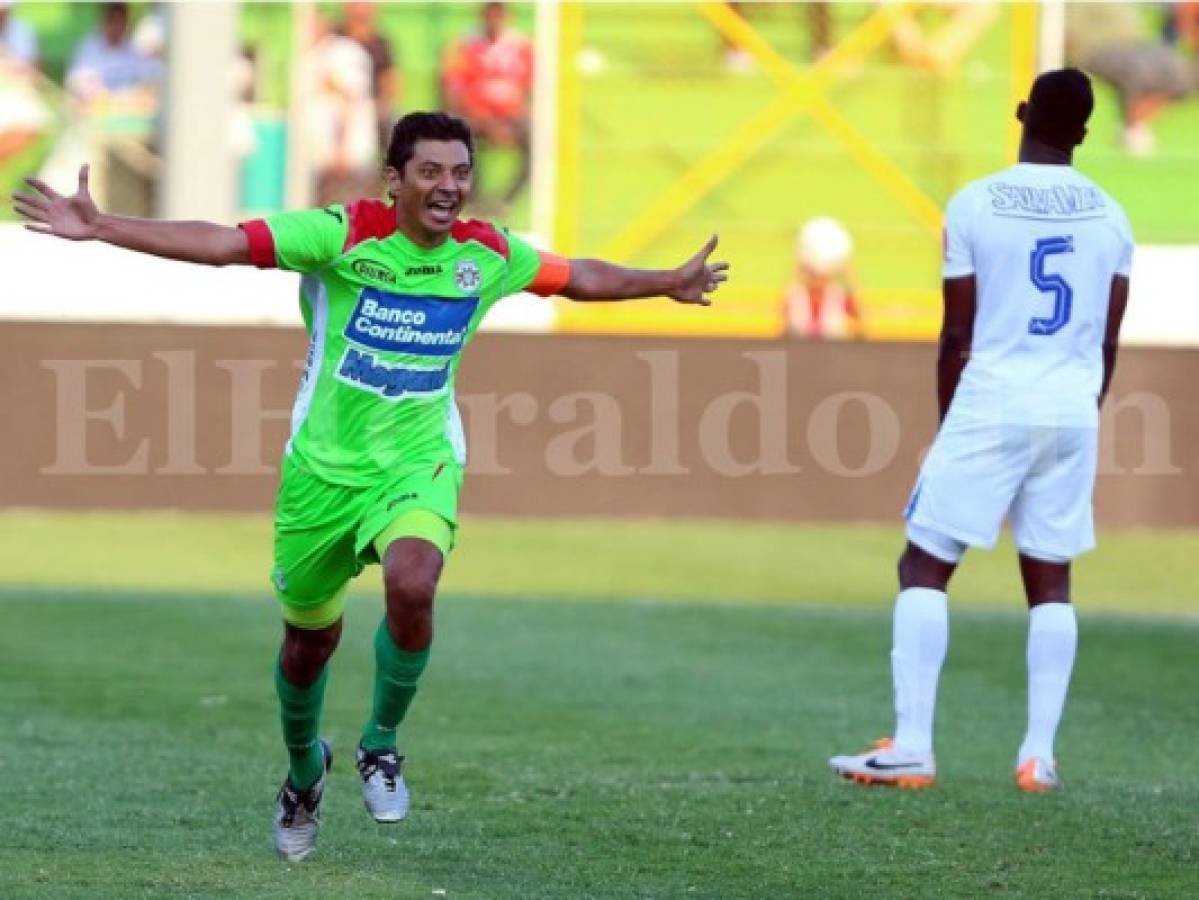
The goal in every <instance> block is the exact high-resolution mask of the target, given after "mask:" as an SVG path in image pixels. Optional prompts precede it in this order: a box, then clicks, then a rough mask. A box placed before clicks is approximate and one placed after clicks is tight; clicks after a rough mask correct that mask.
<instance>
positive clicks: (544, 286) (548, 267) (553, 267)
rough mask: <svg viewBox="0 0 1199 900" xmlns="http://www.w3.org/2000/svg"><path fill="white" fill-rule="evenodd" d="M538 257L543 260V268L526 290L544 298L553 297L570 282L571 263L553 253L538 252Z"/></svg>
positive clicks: (541, 267) (538, 271) (539, 269)
mask: <svg viewBox="0 0 1199 900" xmlns="http://www.w3.org/2000/svg"><path fill="white" fill-rule="evenodd" d="M537 256H538V258H539V259H540V260H541V266H540V268H538V269H537V274H536V275H534V276H533V280H532V281H531V282H529V286H528V287H527V288H525V290H527V291H528V292H529V293H531V294H540V295H541V296H542V297H551V296H553V295H554V294H557V293H558V292H560V291H561V290H562V289H563V288H564V287H566V285H567V284H568V283H569V282H570V261H569V260H567V259H563V258H562V257H561V256H556V255H554V254H553V253H543V252H538V254H537Z"/></svg>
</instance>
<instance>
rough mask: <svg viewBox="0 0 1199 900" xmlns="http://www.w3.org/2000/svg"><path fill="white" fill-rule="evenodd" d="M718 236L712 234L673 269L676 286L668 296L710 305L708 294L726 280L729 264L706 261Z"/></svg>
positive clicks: (714, 246) (680, 301) (698, 304)
mask: <svg viewBox="0 0 1199 900" xmlns="http://www.w3.org/2000/svg"><path fill="white" fill-rule="evenodd" d="M717 241H718V238H717V236H716V235H712V236H711V237H710V238H708V242H707V243H706V244H704V245H703V247H701V248H700V250H699V252H698V253H696V254H695V256H693V257H691V259H689V260H687V261H686V262H685V263H683V264H682V265H681V266H679V268H678V269H676V270H675V272H676V274H677V276H678V286H677V287H676V288H675V289H674V290H673V291H671V292H670V294H669V296H670V297H671V298H673V299H674V300H677V301H678V302H679V303H693V304H695V305H697V306H711V305H712V298H711V297H709V296H708V295H709V294H711V293H712V292H713V291H715V290H716V289H717V288H718V287H720V285H721V283H722V282H724V281H727V280H728V277H729V264H728V263H726V262H715V263H710V262H708V257H710V256H711V255H712V251H713V250H715V249H716V243H717Z"/></svg>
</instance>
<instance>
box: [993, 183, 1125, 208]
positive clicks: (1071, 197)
mask: <svg viewBox="0 0 1199 900" xmlns="http://www.w3.org/2000/svg"><path fill="white" fill-rule="evenodd" d="M989 188H990V190H991V206H992V207H993V208H994V209H996V210H998V211H999V212H1006V211H1008V210H1015V209H1018V210H1020V211H1022V212H1026V213H1032V214H1033V215H1037V216H1075V215H1078V214H1079V213H1086V212H1091V211H1093V210H1096V209H1102V208H1103V206H1104V202H1103V194H1102V193H1100V191H1099V189H1098V188H1094V187H1091V186H1090V185H1084V184H1055V185H1053V186H1052V187H1029V186H1028V185H1024V184H1010V183H1008V182H1006V181H996V182H992V183H991V184H990V185H989Z"/></svg>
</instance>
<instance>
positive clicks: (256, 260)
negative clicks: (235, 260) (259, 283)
mask: <svg viewBox="0 0 1199 900" xmlns="http://www.w3.org/2000/svg"><path fill="white" fill-rule="evenodd" d="M237 227H238V228H240V229H241V230H242V231H244V232H245V233H246V237H247V238H249V241H250V262H251V263H253V264H254V265H256V266H257V267H258V268H260V269H275V268H278V265H279V263H278V260H277V258H276V256H275V236H274V235H273V234H271V229H270V226H268V225H267V224H266V221H265V220H263V219H251V220H250V221H248V222H242V223H241V224H240V225H238V226H237Z"/></svg>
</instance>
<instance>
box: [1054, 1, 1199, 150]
mask: <svg viewBox="0 0 1199 900" xmlns="http://www.w3.org/2000/svg"><path fill="white" fill-rule="evenodd" d="M1192 7H1193V4H1185V3H1184V4H1179V5H1178V6H1177V7H1176V8H1175V10H1174V11H1173V12H1174V15H1175V16H1176V20H1175V21H1176V25H1177V26H1178V31H1179V33H1180V34H1184V35H1186V36H1187V38H1188V40H1189V41H1190V42H1191V44H1192V47H1194V46H1197V45H1199V44H1197V43H1196V42H1197V40H1199V26H1196V25H1195V24H1194V22H1193V17H1194V11H1193V8H1192ZM1066 58H1067V60H1068V61H1069V62H1070V63H1071V64H1073V65H1076V66H1078V67H1079V68H1081V69H1086V70H1087V71H1088V72H1091V73H1092V74H1093V75H1095V76H1096V77H1098V78H1099V79H1100V80H1102V81H1105V82H1107V83H1108V84H1110V85H1111V86H1112V87H1113V88H1115V89H1116V92H1117V94H1119V97H1120V111H1121V116H1122V119H1123V125H1124V131H1123V135H1122V141H1123V144H1124V146H1125V148H1126V149H1127V150H1128V152H1129V153H1131V154H1133V155H1134V156H1150V155H1152V154H1153V153H1154V151H1155V150H1156V149H1157V140H1156V138H1155V137H1154V134H1153V130H1152V128H1151V127H1150V123H1151V122H1152V121H1153V119H1154V118H1155V117H1156V116H1157V115H1158V113H1160V112H1161V111H1162V110H1163V109H1164V108H1165V107H1166V106H1168V105H1169V104H1170V103H1171V102H1173V101H1175V100H1178V99H1181V98H1182V97H1185V96H1186V95H1187V94H1188V93H1191V92H1192V91H1194V90H1196V88H1197V87H1199V68H1197V66H1196V63H1195V61H1194V60H1193V59H1187V58H1186V57H1184V56H1182V55H1181V54H1180V53H1178V52H1177V51H1176V50H1174V49H1173V48H1172V47H1169V46H1167V45H1166V44H1164V43H1162V42H1160V41H1157V40H1152V39H1149V38H1146V36H1145V31H1144V28H1143V23H1142V20H1141V16H1140V12H1139V10H1138V9H1137V8H1136V4H1133V3H1097V4H1089V3H1088V4H1076V3H1070V4H1067V5H1066Z"/></svg>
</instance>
